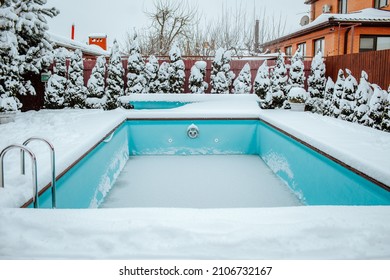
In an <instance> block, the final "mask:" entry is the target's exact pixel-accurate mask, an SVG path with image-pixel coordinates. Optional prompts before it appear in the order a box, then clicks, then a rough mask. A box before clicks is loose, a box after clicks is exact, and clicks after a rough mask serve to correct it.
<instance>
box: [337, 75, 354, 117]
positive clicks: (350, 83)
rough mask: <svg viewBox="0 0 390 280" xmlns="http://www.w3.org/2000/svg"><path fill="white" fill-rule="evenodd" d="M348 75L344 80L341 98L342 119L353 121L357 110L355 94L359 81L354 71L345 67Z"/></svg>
mask: <svg viewBox="0 0 390 280" xmlns="http://www.w3.org/2000/svg"><path fill="white" fill-rule="evenodd" d="M345 72H347V74H348V76H347V78H346V79H345V81H344V86H343V95H342V97H341V100H340V110H341V111H340V116H339V118H340V119H343V120H346V121H350V122H351V121H352V120H353V116H354V111H355V106H356V102H355V94H356V90H357V81H356V79H355V77H354V76H353V75H352V72H351V71H350V70H349V69H345Z"/></svg>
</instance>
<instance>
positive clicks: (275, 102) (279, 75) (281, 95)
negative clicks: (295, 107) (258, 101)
mask: <svg viewBox="0 0 390 280" xmlns="http://www.w3.org/2000/svg"><path fill="white" fill-rule="evenodd" d="M287 80H288V76H287V69H286V64H285V63H284V57H283V55H282V53H281V52H279V55H278V58H277V59H276V65H275V67H274V69H273V71H272V74H271V94H270V95H269V98H268V101H267V103H268V104H269V105H268V106H269V108H282V107H284V106H285V103H286V99H287Z"/></svg>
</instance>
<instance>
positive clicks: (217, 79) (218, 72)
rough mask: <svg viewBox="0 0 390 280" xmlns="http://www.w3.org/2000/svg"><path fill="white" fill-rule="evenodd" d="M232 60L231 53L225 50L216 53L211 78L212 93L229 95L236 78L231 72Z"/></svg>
mask: <svg viewBox="0 0 390 280" xmlns="http://www.w3.org/2000/svg"><path fill="white" fill-rule="evenodd" d="M231 59H232V57H231V52H230V51H225V49H223V48H219V49H218V50H217V51H216V53H215V57H214V60H213V62H212V69H211V76H210V84H211V86H212V88H211V93H225V94H228V93H229V91H230V87H231V85H232V81H233V79H234V77H235V74H234V73H233V71H231V70H230V61H231Z"/></svg>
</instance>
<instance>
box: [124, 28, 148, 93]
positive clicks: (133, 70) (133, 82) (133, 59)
mask: <svg viewBox="0 0 390 280" xmlns="http://www.w3.org/2000/svg"><path fill="white" fill-rule="evenodd" d="M129 51H130V55H129V58H128V61H127V88H126V94H127V95H128V94H131V93H144V92H145V91H146V77H145V76H146V75H145V72H144V71H145V62H144V59H143V58H142V55H141V53H140V52H141V50H140V47H139V44H138V39H137V34H135V35H134V37H133V40H132V42H131V43H130V49H129Z"/></svg>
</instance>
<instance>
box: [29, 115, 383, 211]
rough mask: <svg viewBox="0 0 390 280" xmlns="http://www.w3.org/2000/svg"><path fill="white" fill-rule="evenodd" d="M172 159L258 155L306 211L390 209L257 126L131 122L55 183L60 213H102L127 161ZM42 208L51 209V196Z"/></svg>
mask: <svg viewBox="0 0 390 280" xmlns="http://www.w3.org/2000/svg"><path fill="white" fill-rule="evenodd" d="M192 124H194V125H196V126H197V127H198V128H199V137H198V138H196V139H190V138H188V137H187V134H186V131H187V128H188V126H190V125H192ZM107 138H108V139H109V138H111V137H110V136H108V137H107ZM108 139H107V140H108ZM171 154H172V155H173V154H175V155H199V154H250V155H259V156H260V157H261V158H262V159H263V160H264V161H265V163H266V164H267V165H268V166H269V167H270V168H271V170H273V171H274V173H275V174H276V175H277V176H279V177H280V178H281V180H283V181H284V182H285V183H286V184H287V185H288V186H289V187H290V188H291V189H292V190H293V191H294V192H295V193H296V194H297V195H298V196H299V197H300V198H301V199H302V201H303V202H304V203H305V204H307V205H390V192H388V191H386V190H385V189H383V188H381V187H379V186H378V185H376V184H374V183H373V182H371V181H370V180H367V179H366V178H363V177H361V176H359V175H357V174H356V173H354V172H352V171H351V170H348V169H346V168H345V167H344V166H342V165H340V164H338V163H336V162H334V161H332V160H331V159H329V158H328V157H326V156H324V155H322V154H320V153H318V152H316V151H314V150H312V149H310V148H309V147H307V146H306V145H304V144H302V143H300V142H298V141H296V140H294V139H292V138H291V137H289V136H288V135H286V134H285V133H282V132H281V131H279V130H278V129H275V128H273V127H272V126H270V125H268V124H266V123H264V122H262V121H259V120H128V121H127V122H125V123H123V124H122V125H120V126H119V127H118V128H117V129H116V130H115V132H114V134H113V136H112V139H110V141H108V142H107V143H106V142H104V141H102V142H101V143H99V144H98V145H97V146H96V147H95V148H94V149H93V150H92V151H91V152H90V153H88V154H87V155H86V156H85V157H84V158H82V159H81V160H80V161H79V162H78V163H77V164H75V165H74V166H73V167H72V168H70V170H69V171H68V172H66V173H65V174H64V175H63V176H62V177H61V178H60V179H59V180H58V181H57V207H58V208H94V207H98V206H99V204H100V203H101V202H102V201H103V199H104V197H105V195H106V194H107V192H108V191H109V189H110V188H111V187H112V186H113V184H114V182H115V180H116V178H117V177H118V175H119V173H120V171H121V170H122V169H123V167H124V165H125V163H126V161H127V160H128V157H129V156H137V155H171ZM39 203H40V207H41V208H50V207H51V192H50V191H46V192H45V193H44V194H42V195H41V196H40V201H39ZM30 207H31V205H30Z"/></svg>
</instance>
